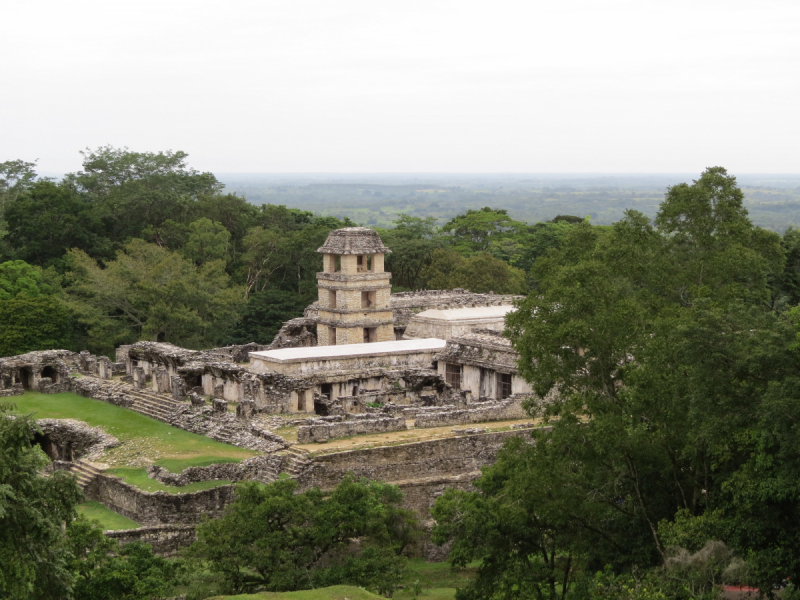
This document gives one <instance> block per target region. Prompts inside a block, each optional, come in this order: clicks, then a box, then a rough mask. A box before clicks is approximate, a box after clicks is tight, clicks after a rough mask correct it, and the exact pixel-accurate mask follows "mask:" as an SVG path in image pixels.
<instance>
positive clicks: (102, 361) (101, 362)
mask: <svg viewBox="0 0 800 600" xmlns="http://www.w3.org/2000/svg"><path fill="white" fill-rule="evenodd" d="M112 374H113V371H112V367H111V359H110V358H108V357H107V356H101V357H100V358H99V359H97V376H98V377H99V378H100V379H111V375H112Z"/></svg>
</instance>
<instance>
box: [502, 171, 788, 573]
mask: <svg viewBox="0 0 800 600" xmlns="http://www.w3.org/2000/svg"><path fill="white" fill-rule="evenodd" d="M782 267H783V252H782V250H781V247H780V240H779V238H778V236H776V235H775V234H771V233H769V232H765V231H763V230H759V229H757V228H755V227H753V226H752V224H751V223H750V222H749V220H748V219H747V215H746V211H745V210H744V208H743V207H742V195H741V193H740V192H739V191H738V188H736V184H735V179H734V178H733V177H730V176H728V175H727V173H726V172H725V171H724V169H720V168H712V169H709V170H707V171H706V172H704V173H703V175H702V176H701V177H700V179H698V180H697V181H696V182H694V183H693V184H692V185H683V184H682V185H680V186H675V187H673V188H670V190H669V191H668V193H667V195H666V198H665V200H664V203H663V204H662V206H661V210H660V212H659V214H658V217H657V218H656V220H655V227H654V226H653V225H652V224H651V223H650V222H649V219H647V218H646V217H644V216H643V215H641V214H640V213H636V212H634V211H629V212H628V213H627V214H626V218H625V219H623V220H622V221H620V222H618V223H616V224H615V225H614V226H613V228H611V230H610V231H608V232H603V233H601V232H599V231H597V230H596V228H592V227H590V226H589V225H588V223H582V224H579V225H577V226H575V228H574V229H573V230H572V231H571V232H570V233H569V234H568V235H567V237H566V238H565V240H564V242H563V245H562V247H561V248H560V249H559V250H558V251H554V252H549V253H548V254H546V255H545V256H544V257H542V258H540V259H539V260H537V261H536V263H534V266H533V270H532V274H533V276H534V278H535V279H536V281H537V282H538V284H539V290H538V293H537V294H531V295H529V296H528V297H527V299H526V300H525V301H523V302H522V303H521V304H520V310H518V311H516V312H514V313H513V314H512V315H510V316H509V318H508V327H509V331H510V334H511V338H512V342H513V343H514V345H515V347H516V348H517V350H518V351H519V353H520V362H519V365H520V369H521V373H522V374H523V375H524V376H525V377H526V378H527V379H528V380H529V381H530V382H531V383H532V384H533V386H534V388H535V390H536V392H537V394H538V396H539V397H540V398H545V397H547V396H548V394H551V393H557V394H558V395H557V397H556V398H555V400H553V401H552V402H551V403H549V404H547V403H543V402H539V403H534V405H533V406H532V408H533V409H535V410H536V411H537V412H538V413H540V414H544V415H545V416H547V417H548V418H549V417H556V416H557V417H558V420H557V421H555V422H553V429H552V432H551V433H550V434H549V435H548V436H547V441H548V443H547V444H536V445H535V446H534V448H533V449H532V450H530V451H531V452H535V453H537V454H539V453H544V454H549V453H553V452H555V453H558V454H559V455H561V456H564V457H565V461H564V463H563V464H562V466H561V467H558V466H557V465H555V466H554V464H553V463H552V461H551V462H548V461H545V460H544V459H543V460H542V461H541V463H539V462H537V461H533V462H532V463H531V464H533V465H538V464H541V465H542V466H541V468H549V469H552V468H560V469H562V470H563V474H564V476H567V475H568V476H569V477H570V478H571V481H572V484H573V485H574V496H573V497H574V505H575V508H574V509H573V510H577V511H581V510H586V511H587V513H586V514H597V515H599V516H598V517H597V518H595V519H589V520H587V522H586V524H585V525H586V528H587V529H590V530H592V531H597V532H602V534H603V536H602V537H603V539H606V540H608V541H609V543H610V542H611V541H613V542H614V545H615V547H618V548H620V549H625V551H624V552H623V551H619V552H618V553H617V554H616V557H617V561H618V563H619V564H618V565H617V566H627V567H630V566H631V565H638V566H639V567H648V566H651V565H656V564H659V563H662V564H664V563H666V561H667V558H668V553H667V549H666V545H665V542H664V540H663V539H662V533H661V529H660V527H659V523H660V522H662V521H664V520H666V521H671V520H673V519H674V518H675V515H676V512H677V511H678V510H679V509H680V510H685V511H688V513H689V514H690V515H692V516H693V517H698V518H699V517H702V516H703V515H706V514H708V513H710V511H714V510H721V511H723V513H722V514H723V515H724V516H725V517H726V519H728V520H727V526H728V527H730V529H728V530H727V533H726V532H725V530H723V531H722V532H721V534H724V535H720V536H719V538H718V539H722V541H724V542H725V543H727V544H729V545H730V546H731V547H732V548H733V549H734V551H735V552H737V553H738V554H739V555H740V556H748V555H749V556H752V557H753V561H754V562H755V563H757V564H764V565H767V564H769V565H771V567H769V568H768V567H767V566H765V567H764V568H762V569H761V570H760V572H759V573H758V574H757V575H755V577H756V578H757V581H758V582H759V584H760V585H764V584H767V583H769V582H771V581H776V580H778V581H779V580H780V579H782V578H783V577H784V576H786V575H787V574H790V575H792V576H793V577H796V576H797V574H798V573H797V571H796V564H797V563H796V562H795V560H794V559H793V558H792V557H794V556H797V555H798V552H799V551H800V547H798V546H797V545H796V544H793V543H792V542H789V541H788V538H789V537H791V535H792V534H793V533H794V531H793V530H792V529H789V533H788V534H787V536H786V537H785V538H781V539H786V540H787V541H786V546H785V550H784V551H782V552H783V553H782V554H780V553H779V556H780V557H781V561H780V563H781V565H782V569H783V570H782V571H781V569H779V568H778V563H779V561H778V560H767V557H768V556H770V553H773V554H774V553H775V547H774V546H772V545H771V544H770V542H768V541H767V540H766V539H765V538H763V537H761V538H759V537H758V536H756V537H753V538H752V539H747V536H745V535H738V536H737V535H735V534H734V533H733V531H735V530H739V531H744V530H745V529H746V525H745V524H746V523H747V522H748V519H749V518H750V517H749V516H748V515H752V512H754V511H755V510H757V509H756V507H757V506H758V507H761V508H763V507H765V506H772V505H774V506H776V509H775V511H774V512H773V516H777V515H779V514H781V511H783V513H784V514H786V515H788V514H789V513H791V511H792V510H797V508H794V507H798V504H797V495H796V494H795V493H794V492H793V491H791V490H792V489H793V488H791V487H790V486H788V477H787V478H786V479H783V480H782V481H783V483H782V485H781V486H776V485H774V483H773V482H771V481H770V480H769V477H770V474H769V471H767V470H765V469H763V468H761V469H755V468H754V469H750V470H748V468H747V464H748V457H751V460H756V457H758V456H760V454H759V452H755V451H756V450H757V448H758V444H757V443H756V442H755V440H763V439H765V438H764V435H765V433H766V431H768V430H769V428H770V427H772V428H774V426H775V424H774V422H772V424H770V425H769V426H767V425H766V424H764V421H763V419H764V411H765V410H766V409H767V407H768V406H769V403H768V402H767V400H768V399H769V397H770V395H769V390H770V389H771V388H772V386H774V385H775V384H776V382H781V381H785V380H786V378H787V375H788V374H792V373H794V370H795V369H796V367H795V366H794V361H795V359H794V357H793V354H792V352H790V351H789V348H791V344H792V343H793V340H794V336H795V335H796V333H795V332H796V326H794V325H793V324H792V323H791V322H790V321H789V320H788V319H787V318H786V316H785V315H781V314H780V313H775V312H771V310H770V309H771V304H770V302H769V298H770V294H771V290H770V289H769V286H768V280H769V279H770V277H771V276H772V275H773V274H775V273H780V272H782ZM781 396H782V397H784V396H783V394H781ZM550 398H551V399H552V396H551V397H550ZM772 439H773V440H774V441H773V442H772V443H771V444H770V445H768V446H763V448H765V449H766V448H767V447H769V448H770V449H769V451H768V453H767V454H774V453H779V452H780V451H781V450H784V451H785V450H787V447H785V446H783V444H784V443H788V437H787V438H785V441H784V442H778V441H777V440H776V438H774V437H773V438H772ZM783 456H788V454H784V455H783ZM765 460H771V461H772V462H771V463H770V464H774V465H775V467H776V468H777V467H778V466H779V463H778V462H775V461H774V459H767V458H766V457H765ZM786 467H787V468H789V465H788V464H787V465H786ZM745 473H747V474H748V475H749V476H751V478H748V477H745V476H744V474H745ZM762 477H763V478H762ZM744 481H748V482H751V483H752V487H750V488H747V487H746V486H744V483H743V482H744ZM737 482H738V484H737ZM737 485H738V486H739V487H738V488H737V487H736V486H737ZM737 489H738V490H740V493H742V494H744V490H745V489H751V490H752V491H756V490H758V492H759V493H760V496H759V495H755V496H751V497H749V500H748V502H744V501H743V500H744V498H745V496H744V495H742V496H739V497H737V496H736V493H735V490H737ZM781 502H784V503H785V504H781ZM598 504H599V505H601V506H602V507H604V510H605V514H606V515H619V516H620V517H621V519H618V520H617V521H616V522H615V521H614V520H613V519H609V518H608V517H607V516H603V515H604V512H603V511H600V512H596V513H595V509H594V508H593V507H596V506H597V505H598ZM737 506H738V508H737ZM748 506H749V507H752V510H751V512H750V513H748V510H749V509H748V510H745V507H748ZM778 506H782V508H780V509H778ZM768 514H769V513H764V515H765V517H764V518H765V519H769V518H770V517H769V516H766V515H768ZM765 531H768V530H765ZM750 533H753V532H752V531H751V532H750ZM706 541H708V540H707V539H706V540H703V542H706ZM780 546H783V542H781V544H780ZM595 548H596V549H595ZM602 548H603V546H602V545H599V544H598V545H597V546H593V547H591V548H590V550H589V554H588V556H587V560H588V561H589V564H590V565H593V568H598V567H599V566H601V564H602V562H611V561H609V560H607V559H608V555H603V553H602V552H600V551H599V550H602ZM698 549H699V548H696V549H693V550H698Z"/></svg>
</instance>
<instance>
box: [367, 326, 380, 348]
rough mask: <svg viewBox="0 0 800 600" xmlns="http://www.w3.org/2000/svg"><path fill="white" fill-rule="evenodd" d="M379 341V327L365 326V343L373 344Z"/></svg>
mask: <svg viewBox="0 0 800 600" xmlns="http://www.w3.org/2000/svg"><path fill="white" fill-rule="evenodd" d="M377 341H378V328H377V327H364V343H365V344H371V343H373V342H377Z"/></svg>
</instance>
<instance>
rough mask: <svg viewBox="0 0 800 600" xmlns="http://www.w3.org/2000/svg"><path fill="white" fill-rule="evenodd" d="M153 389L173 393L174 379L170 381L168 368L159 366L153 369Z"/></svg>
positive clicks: (160, 392) (162, 392) (161, 392)
mask: <svg viewBox="0 0 800 600" xmlns="http://www.w3.org/2000/svg"><path fill="white" fill-rule="evenodd" d="M152 378H153V391H154V392H155V393H157V394H165V393H166V394H171V393H172V381H170V377H169V373H167V369H166V368H165V367H162V366H158V367H156V368H155V369H153V375H152Z"/></svg>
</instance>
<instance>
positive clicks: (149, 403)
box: [127, 390, 182, 423]
mask: <svg viewBox="0 0 800 600" xmlns="http://www.w3.org/2000/svg"><path fill="white" fill-rule="evenodd" d="M127 395H129V396H131V397H132V398H133V399H134V403H133V406H131V408H132V409H133V410H135V411H137V412H140V413H142V414H145V415H147V416H149V417H152V418H154V419H158V420H159V421H164V422H166V423H168V422H169V420H170V417H171V416H172V415H173V414H174V413H175V411H176V410H178V409H179V408H181V406H182V404H181V403H179V402H176V401H175V400H172V399H171V398H166V397H163V396H159V395H157V394H153V393H149V392H144V391H142V390H130V391H127Z"/></svg>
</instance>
